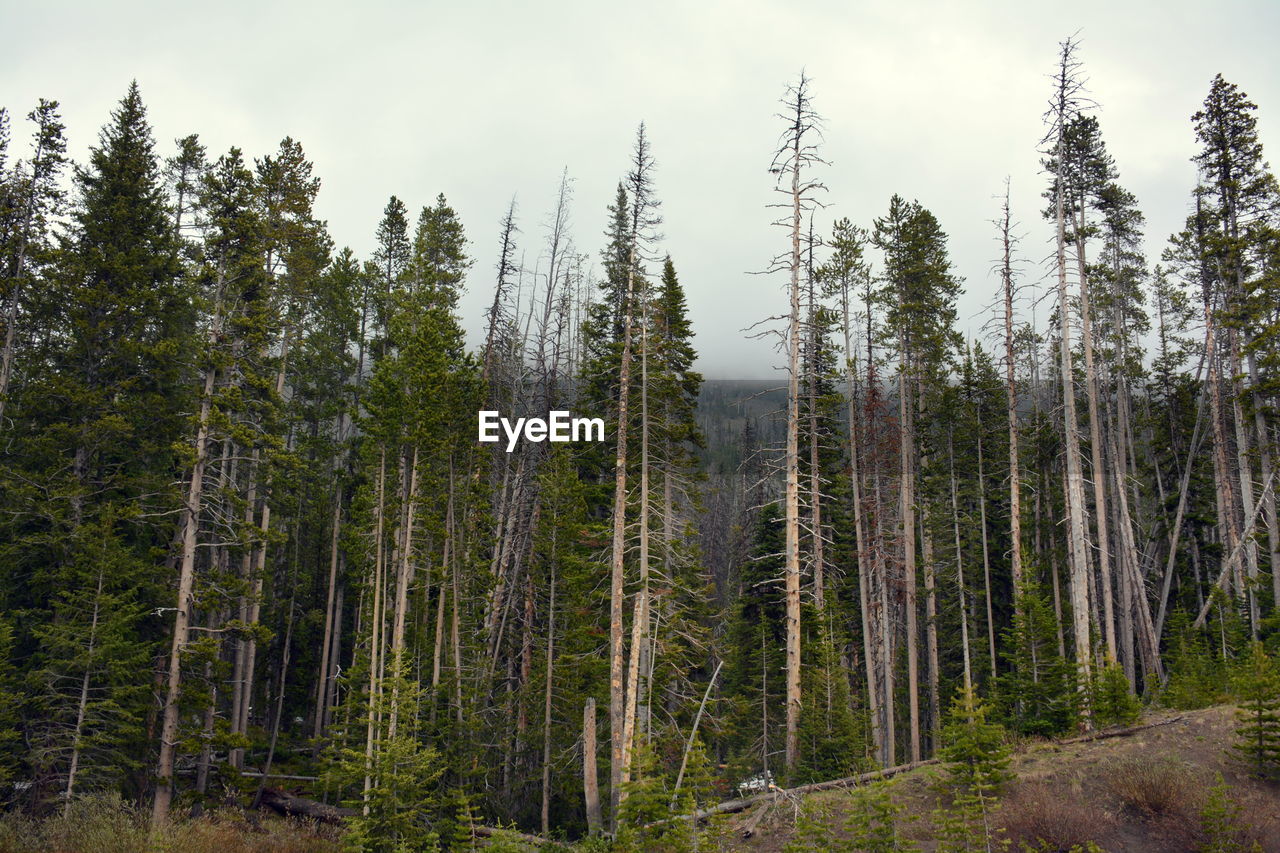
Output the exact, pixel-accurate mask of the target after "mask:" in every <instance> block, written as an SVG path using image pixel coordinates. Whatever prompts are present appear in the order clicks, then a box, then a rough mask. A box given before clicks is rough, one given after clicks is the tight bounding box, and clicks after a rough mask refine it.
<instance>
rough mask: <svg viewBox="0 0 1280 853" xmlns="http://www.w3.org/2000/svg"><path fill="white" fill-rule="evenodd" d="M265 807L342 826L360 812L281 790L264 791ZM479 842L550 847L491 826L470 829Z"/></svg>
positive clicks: (531, 837) (270, 789) (542, 839)
mask: <svg viewBox="0 0 1280 853" xmlns="http://www.w3.org/2000/svg"><path fill="white" fill-rule="evenodd" d="M262 805H264V806H266V807H267V808H269V809H271V810H272V811H273V812H275V813H276V814H279V815H282V816H284V817H305V818H310V819H312V820H316V821H319V822H320V823H329V824H339V823H342V822H343V821H344V820H345V819H347V818H349V817H354V816H355V815H357V814H359V813H360V812H359V810H358V809H345V808H339V807H338V806H330V805H326V804H325V803H319V802H316V801H315V800H309V799H307V798H306V797H299V796H297V795H296V794H290V793H289V792H288V791H282V790H280V789H279V788H263V789H262ZM471 831H472V833H473V834H474V835H475V836H476V837H477V838H494V839H502V840H506V841H518V842H520V843H522V844H529V845H532V846H533V847H541V846H542V845H544V844H546V843H547V840H546V839H545V838H539V837H538V836H536V835H529V834H528V833H525V832H520V831H519V830H516V829H501V828H498V827H492V826H475V827H472V829H471Z"/></svg>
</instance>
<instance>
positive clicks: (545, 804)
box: [542, 522, 594, 837]
mask: <svg viewBox="0 0 1280 853" xmlns="http://www.w3.org/2000/svg"><path fill="white" fill-rule="evenodd" d="M553 525H554V522H553ZM556 533H557V530H556V528H555V527H554V526H553V527H552V532H551V564H550V566H549V568H550V571H551V589H550V594H549V597H548V600H547V679H546V682H545V683H544V685H543V697H542V834H543V835H544V836H547V837H550V835H551V685H552V684H553V683H554V680H553V673H554V669H553V667H554V666H555V655H556ZM593 722H594V721H593Z"/></svg>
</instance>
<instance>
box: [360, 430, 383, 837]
mask: <svg viewBox="0 0 1280 853" xmlns="http://www.w3.org/2000/svg"><path fill="white" fill-rule="evenodd" d="M386 478H387V450H386V448H385V447H380V448H379V454H378V497H377V501H378V502H377V505H376V506H375V508H374V533H373V548H374V556H373V601H372V602H370V605H369V608H370V611H371V614H370V615H371V619H370V620H369V621H370V625H369V685H368V688H369V716H368V722H367V723H366V726H365V741H364V761H365V774H364V794H363V799H364V806H363V811H364V814H365V815H368V814H369V792H370V791H371V790H372V789H373V747H374V742H375V740H376V738H377V731H376V728H377V719H378V711H379V706H380V705H381V702H380V701H379V695H380V693H381V678H380V677H379V676H380V673H381V671H382V666H381V658H382V654H381V653H382V627H383V626H382V621H383V616H382V606H383V592H382V567H383V565H382V564H383V556H382V555H383V547H382V526H383V518H384V517H385V516H386Z"/></svg>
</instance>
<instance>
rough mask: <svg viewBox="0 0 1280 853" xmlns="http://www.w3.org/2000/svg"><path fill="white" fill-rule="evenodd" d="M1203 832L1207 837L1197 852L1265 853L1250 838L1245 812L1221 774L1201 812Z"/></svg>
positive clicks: (1201, 830)
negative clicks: (1232, 795)
mask: <svg viewBox="0 0 1280 853" xmlns="http://www.w3.org/2000/svg"><path fill="white" fill-rule="evenodd" d="M1200 832H1201V834H1202V835H1203V837H1204V840H1203V842H1202V843H1201V845H1200V846H1199V847H1198V848H1196V849H1197V850H1199V851H1200V853H1262V845H1261V844H1259V843H1258V842H1257V841H1256V840H1253V839H1250V838H1249V837H1248V836H1249V827H1248V826H1247V825H1246V823H1245V820H1244V809H1242V808H1240V805H1239V804H1238V803H1237V802H1236V801H1235V800H1233V799H1232V797H1231V789H1230V788H1228V787H1227V783H1226V782H1225V781H1223V779H1222V774H1221V773H1219V774H1218V783H1217V784H1216V785H1214V786H1213V787H1212V788H1210V789H1209V796H1208V799H1206V800H1205V804H1204V807H1203V808H1202V809H1201V810H1200Z"/></svg>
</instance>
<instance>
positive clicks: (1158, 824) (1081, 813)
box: [724, 707, 1280, 853]
mask: <svg viewBox="0 0 1280 853" xmlns="http://www.w3.org/2000/svg"><path fill="white" fill-rule="evenodd" d="M1143 722H1144V723H1161V724H1160V725H1156V726H1152V727H1150V728H1146V729H1143V730H1141V731H1137V732H1135V733H1133V734H1130V735H1126V736H1123V737H1114V738H1107V739H1100V740H1092V741H1086V742H1079V743H1069V744H1061V743H1055V742H1045V741H1041V742H1035V743H1031V744H1028V745H1026V746H1025V747H1024V748H1022V749H1020V750H1019V751H1017V752H1016V753H1015V755H1014V757H1013V760H1012V762H1011V763H1010V770H1011V771H1012V772H1013V773H1014V774H1015V777H1016V778H1015V780H1014V781H1013V782H1011V783H1010V784H1009V785H1008V786H1007V788H1006V790H1005V793H1004V795H1003V797H1002V800H1003V802H1002V804H1001V806H1000V811H999V813H998V815H997V816H996V821H995V822H996V823H997V824H999V825H1001V826H1002V827H1005V828H1006V830H1007V834H1008V836H1009V837H1010V838H1011V839H1012V840H1013V841H1014V842H1015V843H1014V845H1013V849H1014V850H1017V849H1019V846H1020V845H1019V843H1018V842H1021V841H1034V840H1035V839H1036V838H1046V839H1047V840H1049V841H1050V842H1053V845H1054V846H1050V847H1049V848H1048V849H1050V850H1055V849H1066V848H1068V847H1070V845H1071V844H1073V843H1080V842H1083V841H1086V840H1091V841H1094V842H1096V843H1097V844H1098V845H1100V846H1101V847H1102V848H1103V849H1104V850H1107V851H1135V852H1136V853H1148V851H1149V852H1150V853H1177V851H1184V850H1185V851H1191V850H1195V849H1197V848H1198V847H1199V846H1200V845H1201V844H1202V843H1203V839H1204V837H1203V835H1202V830H1201V820H1200V811H1201V808H1202V807H1203V805H1204V802H1205V799H1206V797H1207V796H1208V792H1209V789H1210V788H1211V787H1212V786H1213V785H1214V784H1215V783H1216V782H1217V774H1219V773H1221V774H1222V777H1223V780H1224V781H1225V782H1226V784H1227V785H1228V787H1229V789H1230V799H1231V800H1232V802H1234V803H1235V804H1236V805H1238V806H1239V807H1240V809H1241V811H1242V815H1243V819H1244V821H1245V822H1246V823H1247V824H1249V826H1248V827H1247V831H1246V837H1244V838H1242V839H1241V840H1244V841H1246V842H1252V841H1255V840H1256V841H1257V842H1258V843H1259V844H1260V845H1261V847H1262V849H1263V850H1264V851H1267V853H1272V851H1275V853H1280V785H1278V784H1276V783H1272V782H1263V781H1260V780H1257V779H1254V778H1251V777H1250V776H1249V775H1248V773H1247V769H1246V768H1245V767H1244V766H1243V765H1242V764H1241V762H1240V761H1239V760H1238V759H1236V758H1235V757H1234V756H1232V755H1230V754H1229V753H1228V751H1227V750H1228V748H1229V747H1230V745H1231V743H1232V741H1233V735H1234V726H1235V713H1234V709H1233V708H1230V707H1216V708H1207V709H1204V710H1200V711H1186V712H1161V713H1159V714H1153V715H1151V716H1149V717H1147V718H1146V719H1144V720H1143ZM942 776H943V770H942V769H941V768H939V767H936V766H935V767H924V768H919V769H917V770H914V771H911V772H909V773H905V774H903V775H902V776H900V777H898V778H897V779H895V780H894V781H893V782H892V789H891V790H892V796H893V800H894V802H895V804H897V805H899V806H901V807H902V809H903V811H902V813H901V815H900V820H899V823H898V827H899V833H900V835H901V836H902V837H903V838H905V839H909V840H911V841H912V842H914V843H915V844H917V845H919V847H920V849H922V850H924V851H931V850H933V849H934V843H933V840H932V835H933V826H932V821H931V815H932V813H933V812H934V810H935V809H937V808H938V807H939V806H940V805H942V803H943V800H944V794H943V793H942V792H941V791H940V790H939V786H938V781H939V780H940V779H941V778H942ZM851 796H852V795H851V794H850V793H849V792H848V791H824V792H822V793H818V794H811V795H809V796H808V797H803V798H798V799H797V800H795V801H788V800H786V799H785V798H783V799H780V800H779V801H778V802H776V803H772V804H768V805H767V806H765V807H764V808H767V809H768V811H767V812H766V813H765V814H764V815H763V816H762V815H761V814H760V813H759V809H760V808H761V807H757V808H756V809H755V810H752V811H749V812H747V813H744V814H742V815H737V816H735V817H734V819H733V820H732V821H731V822H730V823H729V826H728V828H727V831H726V836H727V838H726V840H725V842H724V849H726V850H754V851H778V850H781V849H782V848H783V846H784V845H785V844H786V843H787V841H788V840H789V839H791V838H792V836H793V834H794V828H793V823H794V820H795V815H796V812H797V810H798V809H801V808H805V809H809V810H810V811H811V812H812V811H818V810H821V811H826V812H827V813H828V815H827V816H826V817H825V818H823V819H822V820H823V822H824V823H827V824H828V825H830V826H832V827H833V828H836V829H835V831H836V833H837V834H840V830H839V829H838V827H840V826H841V825H842V824H843V822H844V819H845V813H846V812H847V811H848V807H849V803H850V799H851ZM815 807H816V808H815ZM752 821H756V825H755V829H754V832H753V834H752V836H751V837H750V838H747V839H743V838H741V834H742V829H743V828H744V827H745V826H748V825H750V824H751V822H752ZM1059 845H1060V846H1059Z"/></svg>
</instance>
